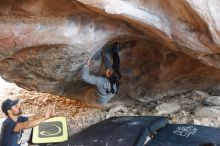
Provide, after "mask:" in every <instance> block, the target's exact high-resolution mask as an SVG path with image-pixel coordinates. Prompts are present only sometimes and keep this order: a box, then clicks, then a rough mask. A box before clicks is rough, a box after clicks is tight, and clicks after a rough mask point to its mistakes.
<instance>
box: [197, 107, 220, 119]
mask: <svg viewBox="0 0 220 146" xmlns="http://www.w3.org/2000/svg"><path fill="white" fill-rule="evenodd" d="M195 115H196V116H201V117H220V107H219V106H208V107H198V108H197V109H196V110H195Z"/></svg>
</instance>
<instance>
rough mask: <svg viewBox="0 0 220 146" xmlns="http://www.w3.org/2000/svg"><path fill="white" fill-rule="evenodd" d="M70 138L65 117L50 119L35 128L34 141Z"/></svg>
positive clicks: (46, 141) (55, 141)
mask: <svg viewBox="0 0 220 146" xmlns="http://www.w3.org/2000/svg"><path fill="white" fill-rule="evenodd" d="M66 140H68V132H67V122H66V118H65V117H55V118H51V119H48V120H46V121H44V122H42V123H41V124H39V125H38V126H36V127H34V128H33V135H32V143H35V144H40V143H57V142H64V141H66Z"/></svg>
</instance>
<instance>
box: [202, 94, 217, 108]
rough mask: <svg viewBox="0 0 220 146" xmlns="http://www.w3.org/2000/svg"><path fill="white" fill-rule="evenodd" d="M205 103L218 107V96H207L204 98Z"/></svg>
mask: <svg viewBox="0 0 220 146" xmlns="http://www.w3.org/2000/svg"><path fill="white" fill-rule="evenodd" d="M205 103H206V104H208V105H217V106H220V96H209V97H208V98H206V100H205Z"/></svg>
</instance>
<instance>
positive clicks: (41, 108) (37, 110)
mask: <svg viewBox="0 0 220 146" xmlns="http://www.w3.org/2000/svg"><path fill="white" fill-rule="evenodd" d="M0 97H1V98H0V104H1V103H2V101H3V100H5V99H6V98H12V99H14V98H18V99H20V103H21V105H22V110H23V114H24V115H27V116H28V115H33V114H44V113H45V111H46V109H47V106H48V105H53V104H55V105H56V115H57V116H63V117H66V118H67V122H68V130H69V135H72V134H74V133H77V132H80V131H81V130H83V129H85V128H86V127H88V126H90V125H92V124H95V123H97V122H99V121H101V120H104V119H106V118H109V117H113V116H145V115H162V116H166V117H168V119H169V122H170V123H190V124H199V125H207V126H213V127H220V118H218V117H201V116H195V109H196V108H197V107H201V106H205V105H204V103H203V100H204V98H205V97H204V96H202V95H201V94H200V92H198V91H191V92H188V93H185V94H182V95H177V96H172V97H164V98H163V99H159V100H154V101H151V102H149V103H145V104H143V103H133V104H123V102H122V103H121V104H117V105H112V106H111V107H109V108H106V109H97V108H93V107H90V106H88V105H85V104H83V103H81V102H80V101H76V100H70V99H67V98H65V97H59V96H54V95H50V94H47V93H38V92H35V91H26V90H24V89H21V88H19V87H17V86H16V85H15V84H11V83H7V82H5V81H3V80H2V79H0ZM173 102H174V103H178V104H179V105H180V108H179V109H176V110H174V111H173V112H171V113H167V111H166V110H165V112H164V111H163V110H162V112H161V111H159V112H158V111H157V110H156V109H157V107H158V106H159V105H161V104H164V103H173ZM165 108H166V107H165ZM3 117H5V115H4V114H3V113H2V112H1V113H0V118H3Z"/></svg>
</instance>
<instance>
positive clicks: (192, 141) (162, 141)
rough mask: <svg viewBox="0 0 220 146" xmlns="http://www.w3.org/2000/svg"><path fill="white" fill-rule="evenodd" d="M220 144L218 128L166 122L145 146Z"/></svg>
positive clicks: (219, 145) (218, 145) (219, 130)
mask: <svg viewBox="0 0 220 146" xmlns="http://www.w3.org/2000/svg"><path fill="white" fill-rule="evenodd" d="M207 143H213V144H216V146H220V129H219V128H213V127H208V126H200V125H190V124H167V125H166V126H165V127H163V128H161V129H160V130H158V132H157V134H156V135H155V136H154V138H153V139H151V140H150V141H149V142H148V143H147V144H146V145H145V146H199V145H201V144H207Z"/></svg>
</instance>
